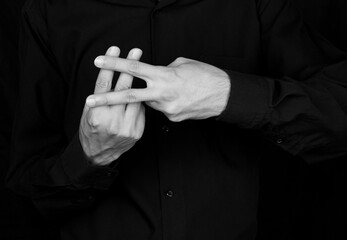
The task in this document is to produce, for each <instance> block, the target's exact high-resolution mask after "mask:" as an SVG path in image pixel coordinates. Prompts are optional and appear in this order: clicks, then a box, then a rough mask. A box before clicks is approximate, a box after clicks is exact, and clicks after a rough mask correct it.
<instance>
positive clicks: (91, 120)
mask: <svg viewBox="0 0 347 240" xmlns="http://www.w3.org/2000/svg"><path fill="white" fill-rule="evenodd" d="M87 122H88V124H89V126H91V127H92V128H94V129H98V128H99V127H100V125H101V122H100V120H99V118H98V117H96V116H95V115H92V116H90V117H88V118H87Z"/></svg>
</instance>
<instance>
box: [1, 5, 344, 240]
mask: <svg viewBox="0 0 347 240" xmlns="http://www.w3.org/2000/svg"><path fill="white" fill-rule="evenodd" d="M23 2H24V0H2V2H1V5H0V98H1V99H0V103H1V114H0V119H1V125H0V126H1V128H0V178H1V179H0V240H7V239H23V240H24V239H25V240H31V239H36V240H43V239H45V240H46V239H49V240H51V239H54V237H55V236H57V235H56V230H55V229H54V226H50V225H48V223H46V222H45V221H44V220H43V219H41V217H40V215H39V214H38V213H37V212H36V210H35V208H34V207H33V206H32V204H31V203H30V201H28V200H27V199H25V198H22V197H19V196H16V195H14V194H13V193H11V192H10V191H9V190H8V189H6V188H5V187H4V176H5V172H6V169H7V165H8V162H9V139H10V135H11V125H12V118H13V114H14V106H15V102H16V97H17V86H18V56H17V55H18V35H19V19H20V8H21V6H22V5H23ZM292 2H293V3H294V4H295V5H296V6H297V7H298V8H299V9H300V10H301V12H302V13H303V16H304V19H305V21H306V22H307V23H308V25H309V27H310V28H312V29H315V30H317V31H319V32H320V33H321V34H322V35H323V36H324V37H325V38H327V39H328V40H330V41H331V42H332V43H333V44H335V45H336V46H337V47H339V48H340V49H343V50H344V51H347V0H292ZM273 156H274V157H273V158H272V159H269V160H268V161H266V162H264V163H262V166H261V189H260V190H261V191H260V202H259V234H258V240H271V239H276V240H283V239H293V240H294V239H295V240H297V239H306V240H308V239H315V240H323V239H324V240H340V239H341V240H345V239H347V235H346V231H347V230H346V229H347V220H346V215H347V207H346V205H347V198H346V196H344V195H345V194H344V193H345V192H346V189H347V188H346V184H344V182H347V176H346V175H347V174H346V173H347V161H344V160H346V159H335V160H332V161H329V162H322V163H319V164H315V165H312V166H308V165H307V164H305V163H304V162H303V161H301V160H300V159H295V158H292V157H291V156H289V155H287V154H285V153H283V152H281V150H279V149H274V154H273Z"/></svg>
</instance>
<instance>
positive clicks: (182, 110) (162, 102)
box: [88, 56, 230, 122]
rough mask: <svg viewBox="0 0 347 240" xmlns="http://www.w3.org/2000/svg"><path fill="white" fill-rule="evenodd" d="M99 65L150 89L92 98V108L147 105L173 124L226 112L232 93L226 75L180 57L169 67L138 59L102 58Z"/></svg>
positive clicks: (96, 62)
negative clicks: (139, 79) (137, 80)
mask: <svg viewBox="0 0 347 240" xmlns="http://www.w3.org/2000/svg"><path fill="white" fill-rule="evenodd" d="M95 65H96V66H97V67H99V68H102V69H108V70H113V71H118V72H123V73H127V74H130V75H132V76H134V77H138V78H141V79H143V80H144V81H146V83H147V88H144V89H127V90H123V91H117V92H108V93H102V94H95V95H91V96H89V97H88V103H89V106H90V107H96V106H102V105H118V104H127V103H133V102H146V104H147V105H149V106H150V107H152V108H154V109H156V110H158V111H161V112H163V113H164V114H165V115H166V116H167V117H168V118H169V119H170V120H171V121H175V122H178V121H183V120H187V119H206V118H209V117H213V116H218V115H220V114H221V112H222V111H223V110H224V109H225V106H226V104H227V101H228V97H229V92H230V80H229V77H228V75H227V74H226V72H224V71H223V70H221V69H219V68H216V67H214V66H212V65H209V64H206V63H203V62H199V61H195V60H191V59H187V58H177V59H176V60H175V61H174V62H172V63H171V64H170V65H168V66H167V67H163V66H153V65H149V64H146V63H142V62H139V61H136V60H129V59H122V58H117V57H110V56H100V57H98V58H97V59H96V61H95Z"/></svg>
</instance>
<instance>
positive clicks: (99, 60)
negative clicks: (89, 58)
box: [94, 57, 104, 67]
mask: <svg viewBox="0 0 347 240" xmlns="http://www.w3.org/2000/svg"><path fill="white" fill-rule="evenodd" d="M94 64H95V65H96V66H99V67H100V66H102V65H104V59H103V58H102V57H97V58H96V59H95V60H94Z"/></svg>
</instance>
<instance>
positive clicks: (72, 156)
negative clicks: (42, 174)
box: [62, 134, 118, 189]
mask: <svg viewBox="0 0 347 240" xmlns="http://www.w3.org/2000/svg"><path fill="white" fill-rule="evenodd" d="M117 163H118V161H117V162H116V163H114V164H112V165H111V166H95V165H92V164H91V163H90V162H89V160H88V158H87V156H86V155H85V153H84V151H83V148H82V146H81V144H80V140H79V137H78V134H76V135H75V136H74V137H73V139H72V140H71V142H70V145H69V146H68V147H67V148H66V150H65V152H64V153H63V155H62V164H63V168H64V170H65V173H66V174H67V175H68V177H69V178H70V180H71V181H72V183H73V184H74V185H75V186H76V187H78V188H90V187H92V188H96V189H108V188H109V186H110V185H111V184H112V183H113V181H114V179H115V178H116V177H117V175H118V170H116V165H117Z"/></svg>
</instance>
